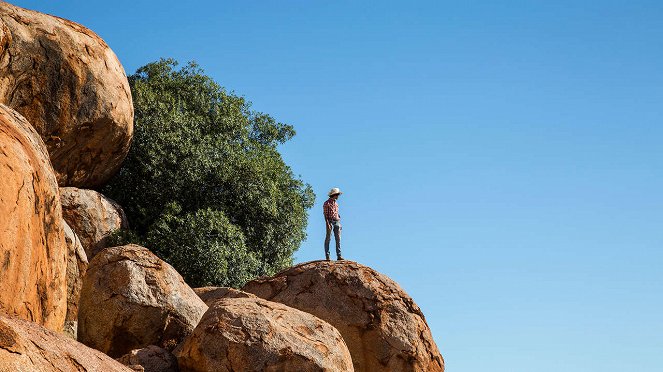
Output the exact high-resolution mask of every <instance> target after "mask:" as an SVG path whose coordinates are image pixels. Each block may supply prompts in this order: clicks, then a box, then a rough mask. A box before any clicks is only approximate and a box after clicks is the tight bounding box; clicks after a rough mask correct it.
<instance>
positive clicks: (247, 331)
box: [174, 297, 353, 372]
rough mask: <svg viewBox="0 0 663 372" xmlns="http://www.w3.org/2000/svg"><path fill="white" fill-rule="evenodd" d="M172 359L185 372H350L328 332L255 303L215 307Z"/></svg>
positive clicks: (228, 301)
mask: <svg viewBox="0 0 663 372" xmlns="http://www.w3.org/2000/svg"><path fill="white" fill-rule="evenodd" d="M174 353H175V356H176V357H177V360H178V362H179V367H180V369H181V370H182V371H190V372H203V371H205V372H212V371H214V372H217V371H218V372H231V371H292V372H305V371H352V370H353V369H352V361H351V359H350V353H349V352H348V349H347V347H346V345H345V342H343V338H342V337H341V335H340V333H339V332H338V331H337V330H336V329H334V327H332V326H330V325H329V324H327V323H326V322H324V321H322V320H320V319H318V318H316V317H314V316H313V315H311V314H307V313H305V312H302V311H299V310H297V309H293V308H291V307H288V306H285V305H283V304H278V303H274V302H270V301H266V300H263V299H260V298H255V297H254V298H251V297H247V298H223V299H220V300H217V301H215V302H214V303H213V304H212V305H211V307H210V309H209V310H208V311H207V312H206V313H205V315H204V316H203V318H202V319H201V321H200V324H198V326H197V327H196V329H195V330H194V332H193V334H192V335H191V336H189V337H187V338H186V340H185V341H184V342H183V343H182V344H181V345H180V346H178V347H177V349H175V352H174Z"/></svg>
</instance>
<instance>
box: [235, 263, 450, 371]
mask: <svg viewBox="0 0 663 372" xmlns="http://www.w3.org/2000/svg"><path fill="white" fill-rule="evenodd" d="M244 290H245V291H247V292H251V293H254V294H256V295H257V296H259V297H262V298H265V299H268V300H270V301H276V302H280V303H283V304H286V305H288V306H292V307H294V308H297V309H300V310H303V311H306V312H308V313H311V314H313V315H315V316H317V317H319V318H321V319H323V320H325V321H327V322H329V323H330V324H331V325H333V326H334V327H336V328H337V329H338V330H339V331H340V332H341V334H342V335H343V338H344V339H345V342H346V343H347V345H348V348H349V349H350V353H351V354H352V361H353V363H354V368H355V370H356V371H367V372H370V371H444V360H443V359H442V356H441V355H440V352H439V350H438V348H437V346H436V345H435V342H434V341H433V337H432V335H431V333H430V329H429V328H428V324H426V320H425V318H424V315H423V314H422V312H421V310H420V309H419V307H418V306H417V305H416V304H415V303H414V301H413V300H412V298H410V296H408V295H407V294H406V293H405V292H404V291H403V290H402V289H401V288H400V286H399V285H398V284H396V283H395V282H394V281H392V280H391V279H389V278H388V277H386V276H384V275H381V274H379V273H378V272H376V271H375V270H373V269H371V268H369V267H366V266H363V265H360V264H358V263H356V262H351V261H315V262H309V263H305V264H301V265H298V266H295V267H293V268H290V269H288V270H286V271H283V272H281V273H279V274H277V275H276V276H274V277H272V278H260V279H257V280H254V281H252V282H249V283H247V285H246V286H245V287H244Z"/></svg>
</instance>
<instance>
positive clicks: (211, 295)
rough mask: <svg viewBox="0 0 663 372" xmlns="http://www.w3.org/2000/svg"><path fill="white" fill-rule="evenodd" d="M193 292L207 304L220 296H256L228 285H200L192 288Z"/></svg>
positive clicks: (209, 304) (210, 304) (210, 303)
mask: <svg viewBox="0 0 663 372" xmlns="http://www.w3.org/2000/svg"><path fill="white" fill-rule="evenodd" d="M193 291H194V292H196V294H197V295H198V297H200V299H201V300H203V301H205V304H206V305H207V306H212V303H213V302H214V301H216V300H220V299H222V298H255V297H256V296H255V295H254V294H251V293H247V292H242V291H239V290H237V289H234V288H228V287H202V288H194V289H193Z"/></svg>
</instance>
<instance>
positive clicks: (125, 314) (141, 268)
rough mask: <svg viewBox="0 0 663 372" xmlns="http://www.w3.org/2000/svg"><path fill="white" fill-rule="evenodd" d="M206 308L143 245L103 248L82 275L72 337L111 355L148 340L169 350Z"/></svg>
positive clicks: (138, 345) (180, 278) (171, 269)
mask: <svg viewBox="0 0 663 372" xmlns="http://www.w3.org/2000/svg"><path fill="white" fill-rule="evenodd" d="M206 310H207V306H206V305H205V303H204V302H203V301H202V300H201V299H200V298H198V296H196V294H195V293H194V292H193V290H192V289H191V288H189V286H187V285H186V283H184V280H183V279H182V277H181V276H180V275H179V274H178V273H177V272H176V271H175V269H173V268H172V267H171V266H170V265H168V264H167V263H165V262H164V261H162V260H161V259H159V258H158V257H157V256H155V255H154V254H152V253H151V252H150V251H149V250H147V249H146V248H143V247H140V246H137V245H126V246H121V247H113V248H107V249H104V250H103V251H101V252H100V253H99V254H98V255H97V256H95V257H94V258H93V259H92V260H91V261H90V266H89V267H88V270H87V274H86V275H85V279H84V280H83V289H82V290H81V300H80V303H79V310H78V340H79V341H80V342H82V343H84V344H86V345H88V346H90V347H93V348H95V349H97V350H100V351H103V352H104V353H106V354H108V355H110V356H112V357H114V358H118V357H121V356H122V355H124V354H126V353H128V352H130V351H131V350H133V349H140V348H143V347H146V346H149V345H157V346H160V347H163V348H165V349H168V350H172V349H173V348H174V347H175V346H176V345H177V344H178V343H179V342H180V341H182V340H183V339H184V337H186V336H187V335H189V334H190V333H191V332H192V331H193V329H194V328H195V326H196V324H198V321H199V320H200V318H201V317H202V316H203V314H204V313H205V311H206Z"/></svg>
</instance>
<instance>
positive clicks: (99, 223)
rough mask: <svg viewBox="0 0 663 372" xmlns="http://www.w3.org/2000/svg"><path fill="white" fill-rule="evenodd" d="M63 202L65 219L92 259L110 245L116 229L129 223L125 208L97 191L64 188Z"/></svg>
mask: <svg viewBox="0 0 663 372" xmlns="http://www.w3.org/2000/svg"><path fill="white" fill-rule="evenodd" d="M60 203H61V204H62V216H63V217H64V220H65V221H67V223H68V224H69V226H71V228H72V230H74V232H75V233H76V235H77V236H78V238H79V239H80V241H81V244H82V245H83V249H85V254H86V255H87V257H88V259H90V260H91V259H92V258H93V257H94V256H95V255H96V254H97V253H98V252H99V251H100V250H102V249H104V248H106V247H107V246H108V238H109V236H110V235H111V234H112V233H113V232H115V231H116V230H119V229H126V228H128V226H129V224H128V222H127V217H126V215H125V214H124V211H123V210H122V207H120V205H119V204H117V203H116V202H115V201H113V200H111V199H110V198H107V197H106V196H104V195H102V194H101V193H98V192H96V191H94V190H84V189H78V188H75V187H61V188H60Z"/></svg>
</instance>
